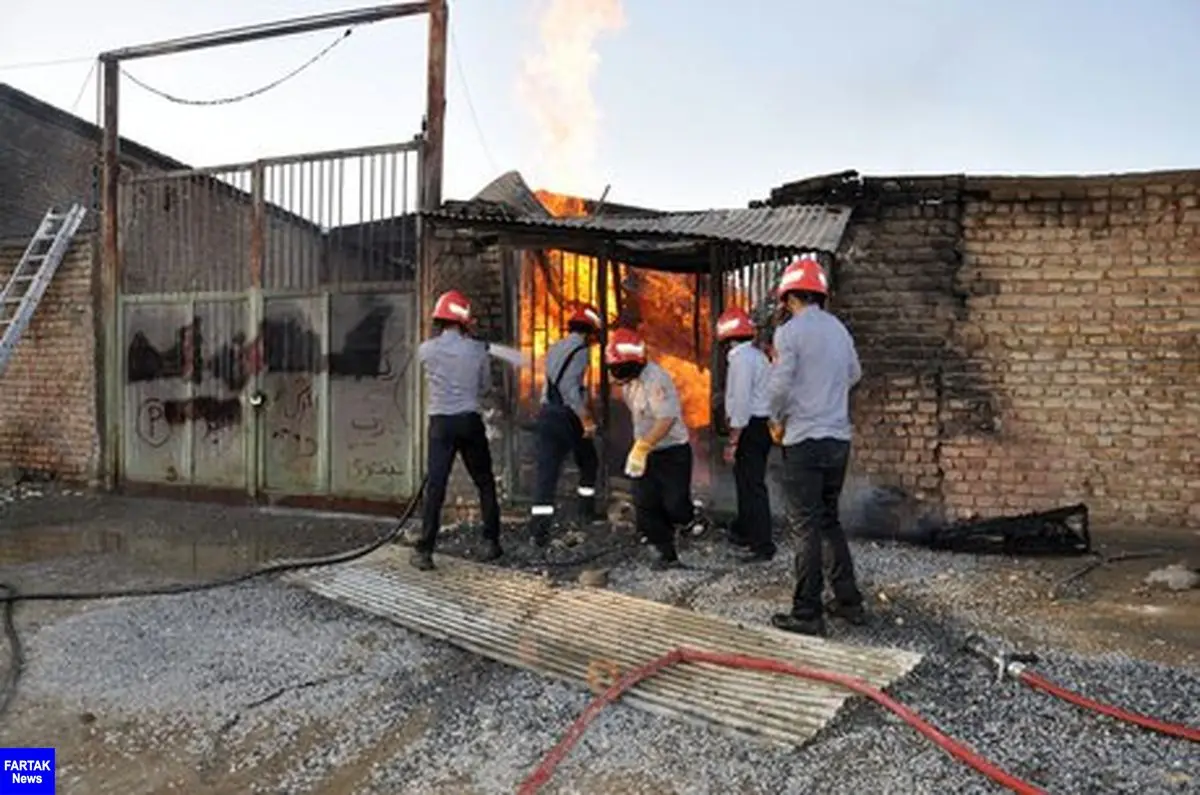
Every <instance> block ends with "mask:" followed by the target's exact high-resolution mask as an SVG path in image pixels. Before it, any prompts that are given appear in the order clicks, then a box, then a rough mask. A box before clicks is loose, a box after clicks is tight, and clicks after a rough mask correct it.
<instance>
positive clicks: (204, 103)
mask: <svg viewBox="0 0 1200 795" xmlns="http://www.w3.org/2000/svg"><path fill="white" fill-rule="evenodd" d="M353 32H354V28H353V27H350V28H346V30H345V32H344V33H342V35H340V36H338V37H337V38H336V39H334V40H333V41H332V42H330V43H329V44H328V45H326V46H325V48H324V49H323V50H321V51H320V52H318V53H317V54H316V55H314V56H313V57H311V58H309V59H308V60H307V61H305V62H304V63H302V64H300V65H299V66H297V67H296V68H295V69H293V70H292V71H290V72H288V73H287V74H285V75H284V76H283V77H280V78H279V79H277V80H273V81H272V82H270V83H267V84H266V85H265V86H262V87H260V88H256V89H254V90H253V91H247V92H245V93H244V94H238V95H236V96H232V97H221V98H219V99H186V98H184V97H179V96H176V95H174V94H169V93H167V92H166V91H163V90H161V89H158V88H154V87H153V86H150V85H147V84H146V83H145V82H143V81H141V80H139V79H138V78H136V77H134V76H133V75H132V74H130V73H129V70H128V69H126V68H125V67H121V74H123V75H125V77H127V78H129V80H130V82H132V83H133V84H134V85H136V86H137V87H138V88H141V89H143V90H145V91H149V92H150V93H151V94H154V95H155V96H157V97H161V98H162V99H165V100H167V101H168V102H174V103H175V104H177V105H191V106H194V107H209V106H213V105H230V104H233V103H234V102H241V101H243V100H247V99H251V98H253V97H257V96H259V95H260V94H265V93H267V92H268V91H270V90H271V89H273V88H277V87H279V86H281V85H283V84H284V83H286V82H287V81H289V80H291V79H292V78H293V77H295V76H296V75H298V74H300V73H301V72H303V71H304V70H305V69H307V68H308V67H310V66H312V65H313V64H315V63H316V62H317V61H319V60H321V59H322V58H324V57H325V56H326V55H328V54H329V53H330V52H331V51H332V50H333V48H334V47H336V46H338V45H339V44H341V43H342V42H343V41H345V40H346V39H347V38H348V37H349V36H350V34H351V33H353Z"/></svg>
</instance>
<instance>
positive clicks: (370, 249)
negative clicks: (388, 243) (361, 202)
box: [358, 155, 379, 281]
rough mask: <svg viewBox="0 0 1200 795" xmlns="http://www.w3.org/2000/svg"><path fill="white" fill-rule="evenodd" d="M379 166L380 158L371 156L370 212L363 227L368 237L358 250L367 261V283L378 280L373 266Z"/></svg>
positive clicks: (368, 203)
mask: <svg viewBox="0 0 1200 795" xmlns="http://www.w3.org/2000/svg"><path fill="white" fill-rule="evenodd" d="M363 159H364V160H367V159H368V158H363ZM378 165H379V158H377V157H375V156H374V155H371V156H369V165H368V169H367V171H368V174H369V180H370V182H369V188H368V190H367V207H368V210H367V212H366V213H364V215H365V216H366V217H365V218H363V227H362V229H363V233H364V234H365V235H366V245H364V246H360V247H359V250H358V256H359V257H360V258H363V259H365V260H366V266H365V268H364V271H365V275H366V280H367V281H374V280H375V278H377V277H376V276H375V275H374V273H373V270H374V269H373V267H372V265H373V261H372V260H373V257H372V254H373V253H374V251H375V232H376V229H375V221H376V216H375V196H376V194H375V172H376V170H377V167H378Z"/></svg>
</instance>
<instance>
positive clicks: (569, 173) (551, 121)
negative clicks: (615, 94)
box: [517, 0, 625, 195]
mask: <svg viewBox="0 0 1200 795" xmlns="http://www.w3.org/2000/svg"><path fill="white" fill-rule="evenodd" d="M624 24H625V12H624V9H623V8H622V6H621V0H549V3H548V5H547V6H546V7H545V9H544V11H543V12H542V14H541V17H540V19H539V22H538V30H539V43H540V47H541V48H540V50H539V51H538V52H536V53H534V54H532V55H528V56H526V57H525V58H524V59H523V61H522V64H521V74H520V76H519V78H518V83H517V94H518V97H519V98H520V100H521V102H522V104H523V105H524V106H525V107H526V109H527V110H528V111H529V113H530V114H531V115H532V117H533V121H534V124H535V125H536V127H537V129H538V133H539V136H540V139H541V140H540V145H541V152H540V154H541V159H542V160H543V165H544V168H545V169H546V173H548V174H549V175H550V178H551V179H553V181H554V184H555V186H561V187H562V189H563V190H571V191H574V192H576V193H577V194H578V195H590V194H593V193H596V192H597V190H596V189H597V187H598V183H599V180H598V179H596V178H595V177H594V174H593V170H594V166H595V159H596V142H597V137H598V132H599V126H600V111H599V109H598V108H597V106H596V99H595V97H594V96H593V95H592V86H591V81H592V77H593V76H594V75H595V73H596V67H597V66H598V65H599V63H600V56H599V55H598V54H597V53H596V47H595V43H596V39H597V38H599V36H600V34H602V33H605V32H610V31H615V30H618V29H620V28H621V27H623V26H624Z"/></svg>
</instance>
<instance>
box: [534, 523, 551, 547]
mask: <svg viewBox="0 0 1200 795" xmlns="http://www.w3.org/2000/svg"><path fill="white" fill-rule="evenodd" d="M529 537H530V539H531V540H532V541H533V545H534V546H536V547H544V546H546V545H547V544H549V543H550V517H549V516H533V517H530V519H529Z"/></svg>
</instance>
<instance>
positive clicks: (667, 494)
mask: <svg viewBox="0 0 1200 795" xmlns="http://www.w3.org/2000/svg"><path fill="white" fill-rule="evenodd" d="M604 364H605V366H606V367H607V368H608V372H609V375H611V376H612V378H613V380H614V381H616V382H617V383H618V384H620V385H621V391H622V393H623V395H624V398H625V403H626V405H627V406H628V407H629V411H630V414H631V415H632V416H633V434H634V442H633V447H632V448H631V449H630V451H629V456H628V458H627V459H626V462H625V474H626V475H627V476H628V477H630V478H632V479H633V506H634V511H635V514H636V521H637V530H638V533H639V534H641V535H642V536H644V537H645V538H646V539H647V540H648V541H649V543H650V544H651V545H652V546H653V547H654V549H655V550H656V551H657V553H658V555H657V558H656V559H655V561H654V564H653V565H654V568H656V569H666V568H674V567H676V566H678V565H679V554H678V552H677V550H676V547H675V534H676V528H677V527H680V526H684V525H688V524H690V523H691V522H692V521H693V519H694V518H695V506H694V505H693V503H692V446H691V443H690V442H689V439H688V429H687V425H685V424H684V421H683V406H682V404H681V403H680V401H679V393H678V391H677V390H676V389H675V383H674V382H673V381H672V380H671V376H670V375H668V374H667V371H666V370H664V369H663V368H661V367H659V366H658V365H657V364H655V363H654V362H651V361H649V360H648V359H647V358H646V342H645V340H643V339H642V337H641V335H639V334H638V333H637V332H636V331H633V330H631V329H615V330H614V331H613V332H612V333H611V334H610V335H609V337H608V344H607V345H606V346H605V349H604Z"/></svg>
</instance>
